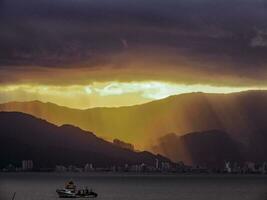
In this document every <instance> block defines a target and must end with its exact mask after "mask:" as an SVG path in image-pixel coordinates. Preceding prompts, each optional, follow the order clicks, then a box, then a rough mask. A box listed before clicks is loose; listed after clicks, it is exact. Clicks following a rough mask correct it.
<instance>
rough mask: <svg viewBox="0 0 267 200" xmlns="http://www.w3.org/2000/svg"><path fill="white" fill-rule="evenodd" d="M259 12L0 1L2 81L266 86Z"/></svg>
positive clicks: (162, 4) (243, 6)
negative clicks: (133, 81) (152, 82)
mask: <svg viewBox="0 0 267 200" xmlns="http://www.w3.org/2000/svg"><path fill="white" fill-rule="evenodd" d="M266 11H267V1H266V0H231V1H230V0H215V1H214V0H198V1H197V0H182V1H176V0H165V1H160V0H147V1H143V0H128V1H125V0H124V1H123V0H114V1H112V2H110V1H108V0H98V1H94V0H76V1H73V0H38V1H36V0H0V13H1V14H0V25H1V32H0V76H1V77H0V78H1V82H2V84H4V83H14V82H20V83H21V82H22V83H24V82H30V83H31V82H34V83H46V84H56V85H58V84H73V83H81V84H82V83H86V82H90V81H110V80H119V81H132V80H139V79H140V80H142V81H143V80H162V81H172V82H179V83H187V84H198V83H201V84H212V85H214V84H216V85H228V86H265V85H267V83H266V81H265V79H266V76H267V75H266V72H267V67H266V63H267V56H266V53H267V33H266V32H267V21H266V20H265V19H266V18H267V12H266ZM55 74H56V75H55ZM55 77H58V78H55Z"/></svg>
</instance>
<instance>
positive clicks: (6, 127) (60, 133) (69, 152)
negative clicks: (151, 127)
mask: <svg viewBox="0 0 267 200" xmlns="http://www.w3.org/2000/svg"><path fill="white" fill-rule="evenodd" d="M0 127H1V134H0V158H1V160H0V167H4V166H7V164H8V163H14V161H16V162H18V164H20V162H21V160H24V159H31V160H34V162H35V164H36V165H39V166H43V167H44V166H45V167H47V166H49V167H54V166H55V165H57V164H64V165H72V164H75V165H80V166H83V165H84V164H85V163H93V164H94V165H95V166H111V165H115V164H116V165H123V166H124V164H125V163H129V164H141V163H146V164H150V165H154V164H155V159H156V158H157V159H159V160H165V161H166V160H167V159H165V158H163V157H161V156H155V155H153V154H151V153H149V152H140V153H136V152H133V151H130V150H127V149H123V148H120V147H118V146H116V145H114V144H112V143H110V142H107V141H104V140H102V139H100V138H98V137H96V136H95V135H94V134H92V133H90V132H85V131H83V130H81V129H79V128H76V127H73V126H70V125H64V126H61V127H57V126H55V125H53V124H50V123H48V122H46V121H44V120H41V119H37V118H35V117H32V116H30V115H28V114H23V113H6V112H0ZM14 164H16V163H14Z"/></svg>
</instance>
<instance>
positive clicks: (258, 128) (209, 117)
mask: <svg viewBox="0 0 267 200" xmlns="http://www.w3.org/2000/svg"><path fill="white" fill-rule="evenodd" d="M0 110H4V111H21V112H25V113H29V114H32V115H34V116H37V117H40V118H43V119H47V120H48V121H50V122H52V123H55V124H58V125H62V124H66V123H67V124H74V125H76V126H79V127H80V128H82V129H85V130H91V131H93V132H95V133H96V134H97V136H100V137H103V138H106V139H109V140H112V139H114V138H118V139H121V140H123V141H125V142H130V143H132V144H134V146H136V148H137V149H138V148H140V147H141V148H144V147H145V148H146V149H150V147H151V146H153V145H155V144H156V142H157V140H158V138H160V137H162V136H164V135H166V134H168V133H176V134H178V135H183V134H185V133H190V132H197V131H205V130H213V129H216V130H223V131H225V132H227V133H229V134H230V135H231V137H232V138H234V139H235V140H237V141H238V142H241V143H243V144H245V145H248V144H250V143H251V142H252V141H251V138H253V137H251V135H253V134H254V133H256V132H257V133H259V132H260V133H262V134H264V133H265V130H267V123H266V119H267V91H248V92H241V93H233V94H204V93H191V94H183V95H177V96H172V97H169V98H166V99H163V100H159V101H154V102H151V103H147V104H143V105H138V106H131V107H121V108H93V109H88V110H75V109H69V108H66V107H60V106H57V105H55V104H51V103H42V102H38V101H34V102H24V103H7V104H2V105H0Z"/></svg>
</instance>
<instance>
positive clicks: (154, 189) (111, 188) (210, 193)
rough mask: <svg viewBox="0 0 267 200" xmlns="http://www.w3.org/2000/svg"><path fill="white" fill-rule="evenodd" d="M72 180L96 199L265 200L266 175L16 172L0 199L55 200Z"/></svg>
mask: <svg viewBox="0 0 267 200" xmlns="http://www.w3.org/2000/svg"><path fill="white" fill-rule="evenodd" d="M70 179H72V180H73V181H75V183H76V184H77V186H88V187H89V188H91V187H92V188H93V190H95V191H96V192H97V193H98V194H99V197H98V198H97V200H139V199H140V200H141V199H144V200H180V199H181V200H228V199H233V200H266V199H267V178H266V176H238V175H237V176H231V175H228V176H213V175H136V174H96V173H92V174H76V173H72V174H57V173H40V174H39V173H16V174H13V173H12V174H1V175H0V194H1V196H0V197H1V200H10V199H11V198H12V193H13V192H16V198H15V199H16V200H55V199H58V197H57V195H56V192H55V190H56V189H57V188H61V187H64V183H65V182H66V181H67V180H70Z"/></svg>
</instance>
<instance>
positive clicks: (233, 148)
mask: <svg viewBox="0 0 267 200" xmlns="http://www.w3.org/2000/svg"><path fill="white" fill-rule="evenodd" d="M154 148H155V151H162V152H164V154H165V155H167V156H168V157H170V158H172V159H174V160H179V159H180V160H183V161H184V162H185V163H186V164H190V165H200V166H208V167H222V166H224V163H225V161H232V162H242V161H243V160H244V159H245V158H244V155H243V154H242V153H243V146H242V145H241V144H239V143H237V142H235V141H234V140H233V139H231V138H230V137H229V135H228V134H227V133H225V132H222V131H219V130H210V131H204V132H195V133H189V134H186V135H184V136H177V135H176V134H173V133H172V134H168V135H166V136H164V137H162V138H160V142H159V143H158V145H157V146H155V147H154Z"/></svg>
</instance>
